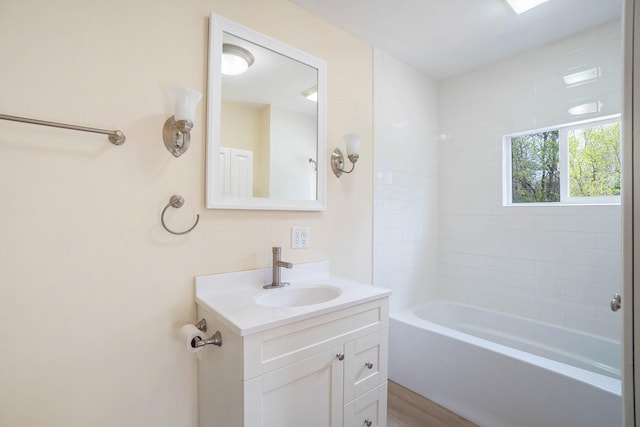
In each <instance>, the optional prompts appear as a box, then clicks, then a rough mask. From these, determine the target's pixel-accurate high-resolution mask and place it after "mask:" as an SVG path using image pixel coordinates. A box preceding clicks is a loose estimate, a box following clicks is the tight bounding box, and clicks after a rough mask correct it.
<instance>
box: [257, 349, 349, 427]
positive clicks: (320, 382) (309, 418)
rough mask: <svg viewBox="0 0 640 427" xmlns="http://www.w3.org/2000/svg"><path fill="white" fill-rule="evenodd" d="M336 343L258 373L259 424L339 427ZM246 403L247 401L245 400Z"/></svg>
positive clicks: (339, 376)
mask: <svg viewBox="0 0 640 427" xmlns="http://www.w3.org/2000/svg"><path fill="white" fill-rule="evenodd" d="M342 352H343V347H342V346H338V347H335V348H333V349H332V350H329V351H325V352H323V353H320V354H318V355H316V356H312V357H308V358H306V359H303V360H301V361H299V362H296V363H293V364H291V365H287V366H285V367H283V368H280V369H278V370H275V371H273V372H270V373H268V374H265V375H263V376H262V395H261V396H260V407H259V408H254V409H256V410H258V411H259V412H260V413H261V414H262V416H261V417H260V419H261V424H259V425H260V426H261V427H342V417H343V413H342V412H343V406H342V405H343V400H342V396H343V395H342V393H343V391H342V390H343V372H344V369H343V361H342V360H340V358H339V357H337V355H338V354H342ZM247 403H248V402H247Z"/></svg>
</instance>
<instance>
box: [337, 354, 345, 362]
mask: <svg viewBox="0 0 640 427" xmlns="http://www.w3.org/2000/svg"><path fill="white" fill-rule="evenodd" d="M336 357H337V358H338V360H340V361H342V360H344V353H338V354H336Z"/></svg>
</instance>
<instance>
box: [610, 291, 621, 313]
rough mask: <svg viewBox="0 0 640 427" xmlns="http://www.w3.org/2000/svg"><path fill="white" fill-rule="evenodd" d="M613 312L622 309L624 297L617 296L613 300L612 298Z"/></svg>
mask: <svg viewBox="0 0 640 427" xmlns="http://www.w3.org/2000/svg"><path fill="white" fill-rule="evenodd" d="M610 305H611V311H618V310H620V309H621V308H622V297H621V296H620V294H615V295H614V296H613V298H611V303H610Z"/></svg>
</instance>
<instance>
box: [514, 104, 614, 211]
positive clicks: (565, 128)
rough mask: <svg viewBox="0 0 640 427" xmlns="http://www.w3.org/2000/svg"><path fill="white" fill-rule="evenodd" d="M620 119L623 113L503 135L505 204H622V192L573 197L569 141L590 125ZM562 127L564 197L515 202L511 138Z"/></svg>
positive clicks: (561, 165) (561, 174)
mask: <svg viewBox="0 0 640 427" xmlns="http://www.w3.org/2000/svg"><path fill="white" fill-rule="evenodd" d="M619 121H620V114H614V115H611V116H605V117H598V118H595V119H588V120H581V121H577V122H571V123H566V124H562V125H558V126H548V127H544V128H539V129H532V130H526V131H522V132H516V133H510V134H506V135H503V137H502V172H503V173H502V205H503V206H562V205H619V204H620V196H594V197H570V196H569V174H568V171H569V143H568V141H569V140H568V134H569V132H570V131H572V130H574V129H578V128H584V127H586V125H590V126H594V125H607V124H612V123H616V122H619ZM554 130H557V131H558V133H559V134H558V145H559V147H558V148H559V153H558V155H559V163H560V165H559V170H560V201H559V202H534V203H513V188H512V187H511V185H512V183H511V178H512V169H511V168H512V164H511V139H512V138H514V137H518V136H523V135H530V134H532V133H542V132H549V131H554Z"/></svg>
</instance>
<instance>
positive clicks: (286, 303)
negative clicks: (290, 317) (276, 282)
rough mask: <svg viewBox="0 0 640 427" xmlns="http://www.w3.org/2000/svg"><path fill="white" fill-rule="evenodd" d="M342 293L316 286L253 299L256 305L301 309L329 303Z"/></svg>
mask: <svg viewBox="0 0 640 427" xmlns="http://www.w3.org/2000/svg"><path fill="white" fill-rule="evenodd" d="M341 293H342V291H341V290H340V289H339V288H336V287H333V286H325V285H316V286H308V287H304V288H290V287H286V288H282V289H272V290H270V291H267V292H263V293H261V294H260V295H258V296H257V297H256V299H255V302H256V304H258V305H263V306H267V307H279V308H285V307H302V306H305V305H313V304H320V303H323V302H327V301H331V300H332V299H335V298H337V297H338V296H340V294H341Z"/></svg>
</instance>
